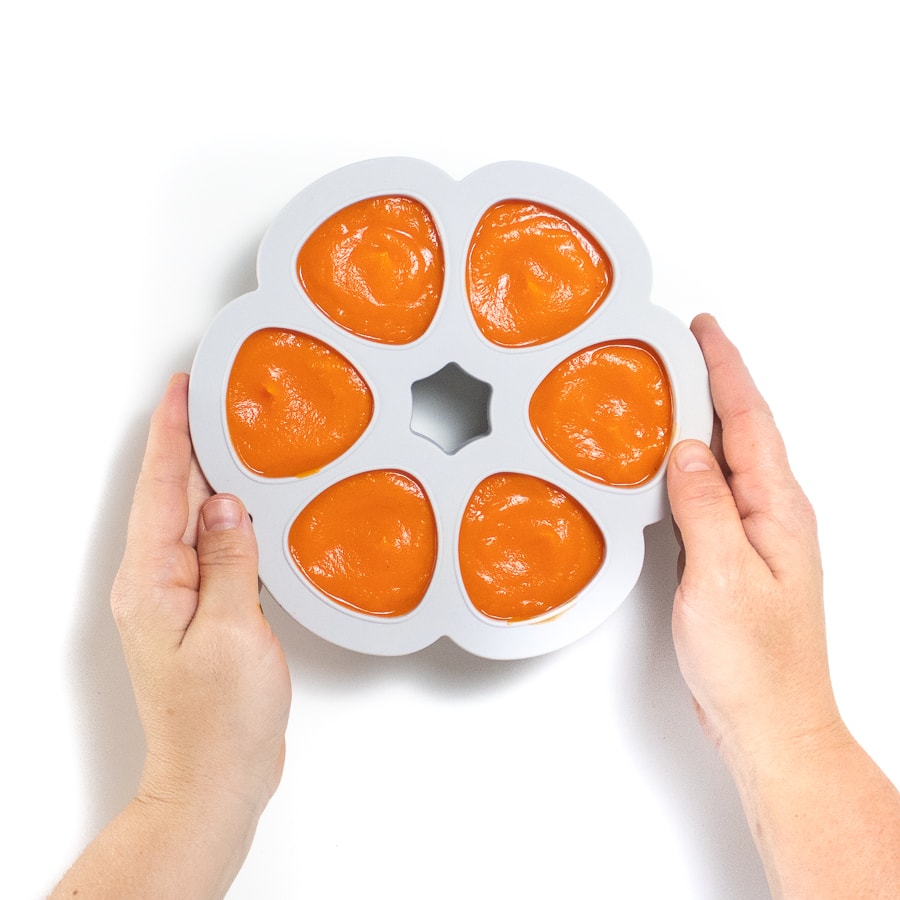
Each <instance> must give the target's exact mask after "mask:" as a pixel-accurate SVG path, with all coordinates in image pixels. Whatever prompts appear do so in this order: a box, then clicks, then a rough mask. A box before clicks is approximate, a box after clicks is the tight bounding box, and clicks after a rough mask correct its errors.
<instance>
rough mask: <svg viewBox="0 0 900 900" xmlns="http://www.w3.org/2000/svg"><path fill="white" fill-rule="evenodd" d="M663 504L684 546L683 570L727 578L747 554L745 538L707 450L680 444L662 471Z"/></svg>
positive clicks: (728, 492) (694, 443) (698, 445)
mask: <svg viewBox="0 0 900 900" xmlns="http://www.w3.org/2000/svg"><path fill="white" fill-rule="evenodd" d="M667 485H668V491H669V504H670V506H671V508H672V517H673V518H674V519H675V524H676V526H677V528H678V531H679V532H680V535H681V543H682V546H683V547H684V554H685V570H686V572H687V573H688V574H689V572H688V570H693V571H695V572H697V573H710V574H715V573H728V572H732V571H734V569H735V566H736V565H737V560H738V558H739V557H740V556H741V555H742V554H745V553H746V552H747V550H748V549H749V548H748V544H747V537H746V534H745V532H744V526H743V524H742V522H741V516H740V513H739V512H738V509H737V507H736V506H735V503H734V498H733V496H732V494H731V490H730V489H729V487H728V482H727V481H726V480H725V476H724V475H723V474H722V470H721V469H720V468H719V465H718V463H717V462H716V459H715V456H714V455H713V453H712V451H711V450H710V449H709V447H707V446H706V445H705V444H703V443H701V442H700V441H692V440H691V441H682V442H681V443H680V444H678V445H677V446H676V447H675V449H674V450H673V452H672V455H671V458H670V459H669V466H668V472H667Z"/></svg>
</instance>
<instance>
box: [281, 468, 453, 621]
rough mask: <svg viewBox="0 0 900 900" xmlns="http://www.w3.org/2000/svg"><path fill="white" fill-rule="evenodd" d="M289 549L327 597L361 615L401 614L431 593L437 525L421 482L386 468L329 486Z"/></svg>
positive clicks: (295, 527)
mask: <svg viewBox="0 0 900 900" xmlns="http://www.w3.org/2000/svg"><path fill="white" fill-rule="evenodd" d="M288 545H289V547H290V552H291V556H292V557H293V558H294V562H295V563H296V564H297V566H298V567H299V569H300V571H301V572H302V573H303V574H304V576H305V577H306V578H307V579H308V580H309V581H310V582H312V584H313V585H314V586H315V587H317V588H318V589H319V590H320V591H322V593H323V594H326V595H327V596H328V597H330V598H332V599H333V600H335V601H336V602H338V603H340V604H341V605H343V606H347V607H349V608H350V609H355V610H358V611H360V612H365V613H370V614H371V615H375V616H402V615H404V614H405V613H408V612H412V610H414V609H415V608H416V606H418V605H419V603H420V602H421V600H422V598H423V597H424V596H425V591H426V590H427V589H428V585H429V583H430V581H431V576H432V574H433V573H434V566H435V561H436V558H437V526H436V524H435V519H434V512H433V510H432V508H431V503H429V501H428V499H427V498H426V496H425V492H424V491H423V490H422V486H421V485H420V484H419V483H418V481H416V480H415V479H414V478H412V477H411V476H409V475H407V474H406V473H404V472H394V471H390V470H385V469H382V470H378V471H372V472H362V473H360V474H358V475H352V476H350V477H349V478H345V479H344V480H343V481H339V482H338V483H337V484H334V485H332V486H331V487H329V488H326V489H325V490H324V491H323V492H322V493H321V494H319V495H318V496H317V497H315V498H314V499H313V500H312V501H311V502H310V503H309V505H308V506H307V507H306V508H305V509H304V510H303V511H302V512H301V513H300V515H299V516H298V517H297V518H296V519H295V520H294V522H293V524H292V525H291V528H290V532H289V535H288Z"/></svg>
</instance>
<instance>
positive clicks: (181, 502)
mask: <svg viewBox="0 0 900 900" xmlns="http://www.w3.org/2000/svg"><path fill="white" fill-rule="evenodd" d="M187 389H188V376H187V375H186V374H183V373H181V374H178V375H174V376H173V377H172V379H171V380H170V381H169V384H168V386H167V388H166V391H165V394H164V395H163V397H162V400H161V401H160V403H159V405H158V406H157V408H156V410H155V411H154V413H153V416H152V418H151V420H150V432H149V434H148V437H147V446H146V450H145V451H144V461H143V464H142V465H141V472H140V475H139V476H138V482H137V486H136V488H135V492H134V502H133V504H132V508H131V517H130V519H129V522H128V544H129V547H132V548H135V549H137V550H138V551H139V552H140V553H141V554H143V555H145V556H147V557H149V558H151V559H159V558H160V557H161V556H163V555H164V554H165V553H166V552H167V551H168V550H170V549H171V547H172V545H173V544H174V543H176V542H179V543H180V542H181V540H182V538H183V537H184V535H185V533H186V531H187V525H188V514H189V508H188V482H189V479H190V472H191V455H192V450H191V438H190V432H189V430H188V414H187Z"/></svg>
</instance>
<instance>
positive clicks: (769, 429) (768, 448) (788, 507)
mask: <svg viewBox="0 0 900 900" xmlns="http://www.w3.org/2000/svg"><path fill="white" fill-rule="evenodd" d="M691 328H692V330H693V332H694V334H695V336H696V338H697V341H698V342H699V344H700V348H701V350H702V351H703V356H704V359H705V360H706V364H707V367H708V369H709V380H710V391H711V393H712V399H713V405H714V406H715V409H716V414H717V417H718V419H719V420H720V422H721V430H722V435H721V441H722V455H723V457H724V466H723V468H724V470H725V472H726V474H727V484H728V487H729V488H730V490H731V492H732V495H733V497H734V504H735V506H736V508H737V510H738V513H739V514H740V517H741V520H742V522H743V527H744V530H745V533H746V536H747V539H748V540H749V541H750V543H751V545H752V546H753V547H754V549H755V550H756V551H757V552H758V553H759V555H760V556H761V557H762V558H763V559H764V560H765V561H766V563H767V565H768V566H769V568H770V569H771V570H772V571H773V572H776V573H779V572H783V571H789V570H790V568H791V567H792V565H793V561H794V558H795V552H796V548H797V547H798V544H797V536H798V535H805V534H808V533H809V531H810V529H809V528H808V522H809V518H810V515H809V504H808V501H807V500H806V497H805V496H804V494H803V491H802V490H801V489H800V486H799V485H798V484H797V481H796V479H795V478H794V476H793V474H792V472H791V468H790V465H789V463H788V458H787V452H786V450H785V446H784V441H783V439H782V437H781V433H780V432H779V430H778V427H777V426H776V424H775V420H774V418H773V416H772V413H771V410H770V409H769V406H768V404H767V403H766V401H765V400H764V399H763V397H762V395H761V394H760V392H759V390H758V388H757V387H756V385H755V384H754V382H753V379H752V377H751V376H750V373H749V371H748V370H747V367H746V365H745V364H744V361H743V359H742V358H741V355H740V353H739V352H738V350H737V348H736V347H735V346H734V344H732V342H731V341H730V340H729V339H728V338H727V337H726V336H725V334H724V332H723V331H722V329H721V328H720V327H719V324H718V323H717V322H716V320H715V319H714V318H713V317H712V316H709V315H701V316H698V317H697V318H696V319H695V320H694V322H693V323H692V325H691Z"/></svg>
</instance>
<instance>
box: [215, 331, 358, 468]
mask: <svg viewBox="0 0 900 900" xmlns="http://www.w3.org/2000/svg"><path fill="white" fill-rule="evenodd" d="M225 404H226V409H225V414H226V420H227V423H228V433H229V437H230V439H231V443H232V446H233V447H234V450H235V452H236V453H237V455H238V457H239V459H240V460H241V462H242V463H243V464H244V465H245V466H246V467H247V468H248V469H249V470H250V471H251V472H255V473H256V474H257V475H262V476H264V477H266V478H286V477H291V476H298V477H299V476H303V475H309V474H311V473H312V472H316V471H317V470H319V469H321V468H322V466H325V465H327V464H328V463H330V462H333V461H334V460H335V459H337V458H338V457H339V456H341V455H342V454H343V453H344V452H345V451H346V450H348V449H349V448H350V447H351V446H352V445H353V444H354V443H355V442H356V441H357V440H358V439H359V437H360V436H361V435H362V433H363V432H364V431H365V430H366V427H367V426H368V424H369V422H370V420H371V418H372V411H373V399H372V392H371V390H370V389H369V386H368V384H366V382H365V380H364V379H363V377H362V376H361V375H360V373H359V372H358V371H357V369H356V368H355V367H354V366H353V365H352V364H351V363H350V362H349V361H348V360H347V359H346V358H345V357H344V356H342V355H341V354H340V353H338V352H337V350H335V349H334V348H332V347H330V346H329V345H328V344H326V343H324V342H323V341H320V340H317V339H316V338H313V337H311V336H310V335H307V334H302V333H300V332H297V331H290V330H288V329H283V328H264V329H261V330H259V331H256V332H254V333H253V334H251V335H250V336H249V337H248V338H247V339H246V340H245V341H244V342H243V344H242V345H241V347H240V349H239V350H238V352H237V355H236V357H235V359H234V362H233V363H232V366H231V371H230V373H229V376H228V386H227V390H226V401H225Z"/></svg>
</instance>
